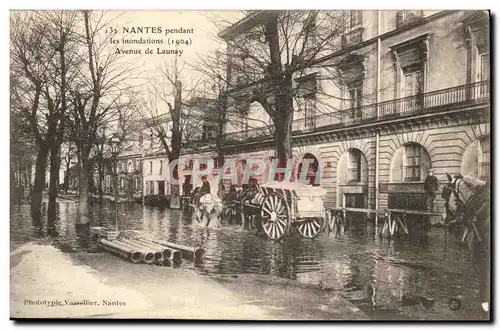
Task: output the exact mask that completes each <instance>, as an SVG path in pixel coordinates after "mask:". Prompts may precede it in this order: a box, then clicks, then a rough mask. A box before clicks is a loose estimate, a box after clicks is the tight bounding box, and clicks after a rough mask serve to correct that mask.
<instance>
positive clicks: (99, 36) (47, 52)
mask: <svg viewBox="0 0 500 330" xmlns="http://www.w3.org/2000/svg"><path fill="white" fill-rule="evenodd" d="M108 17H109V15H106V14H105V13H94V12H90V11H36V12H13V13H12V14H11V19H10V25H11V32H10V33H11V38H10V40H11V56H10V58H11V113H12V114H15V115H16V116H17V117H18V118H19V120H20V122H21V124H22V123H24V124H25V125H26V126H27V127H25V129H24V130H22V126H18V124H19V123H16V122H12V123H11V127H12V129H13V130H14V131H18V132H20V131H22V132H26V135H27V136H28V137H29V139H28V140H29V142H26V144H27V145H30V146H32V147H33V149H34V150H36V151H35V153H36V161H35V179H34V184H33V187H32V192H31V213H32V216H33V218H36V219H38V218H40V215H41V202H42V192H43V189H44V186H45V184H46V183H45V175H46V169H47V163H49V166H50V177H49V184H48V185H49V202H48V209H47V215H48V219H55V215H56V207H55V205H56V204H55V203H56V197H57V191H58V183H59V169H60V163H61V146H63V145H65V148H64V149H65V150H68V151H69V150H72V149H74V150H75V153H76V157H77V160H78V172H79V173H78V175H79V182H80V187H79V191H80V194H79V212H78V214H79V217H78V221H80V222H82V223H86V222H87V221H88V219H87V208H88V202H89V194H88V192H89V181H90V179H91V175H90V173H91V172H92V163H91V161H90V159H91V158H92V157H91V156H92V153H93V152H95V150H96V148H95V147H96V145H98V144H99V143H100V142H101V141H100V139H99V130H100V129H101V128H102V127H106V126H110V125H111V123H112V122H113V121H115V120H116V117H117V116H118V115H123V113H125V112H127V111H130V109H131V104H130V103H131V101H130V100H131V98H130V93H131V91H132V90H133V88H134V86H133V85H132V84H130V83H129V81H130V79H131V78H132V76H131V72H133V71H132V70H131V67H130V64H127V62H124V61H120V57H119V56H118V55H115V54H113V53H111V52H109V51H108V49H107V44H108V40H107V37H106V35H105V34H104V31H103V29H104V27H105V26H106V25H107V24H108V23H109V18H108ZM12 149H13V151H14V152H15V153H16V154H19V153H20V150H19V148H18V147H15V146H14V147H13V148H12Z"/></svg>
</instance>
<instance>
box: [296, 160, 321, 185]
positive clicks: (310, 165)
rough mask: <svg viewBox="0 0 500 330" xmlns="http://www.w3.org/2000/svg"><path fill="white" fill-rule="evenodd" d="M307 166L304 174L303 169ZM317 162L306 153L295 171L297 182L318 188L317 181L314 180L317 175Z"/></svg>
mask: <svg viewBox="0 0 500 330" xmlns="http://www.w3.org/2000/svg"><path fill="white" fill-rule="evenodd" d="M306 166H307V172H306V173H304V172H305V168H306ZM318 168H319V161H318V159H317V158H316V157H315V156H314V155H313V154H310V153H307V154H305V155H304V157H302V159H301V161H300V163H299V167H298V170H297V180H300V181H301V183H302V181H307V184H308V185H312V186H319V181H320V180H316V176H317V173H318Z"/></svg>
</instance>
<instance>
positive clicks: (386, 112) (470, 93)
mask: <svg viewBox="0 0 500 330" xmlns="http://www.w3.org/2000/svg"><path fill="white" fill-rule="evenodd" d="M489 98H490V83H489V81H483V82H478V83H473V84H469V85H461V86H456V87H452V88H447V89H442V90H437V91H432V92H428V93H423V94H420V95H414V96H410V97H405V98H400V99H396V100H391V101H386V102H380V103H374V104H369V105H364V106H360V107H356V108H351V109H347V110H340V111H336V112H332V113H327V114H322V115H319V116H315V117H308V118H301V119H297V120H294V121H293V123H292V132H298V131H300V132H310V131H316V130H318V129H331V128H337V127H348V126H355V125H360V124H366V123H375V122H377V121H379V120H384V119H393V118H394V119H395V118H401V117H406V116H411V115H416V114H425V113H431V112H432V111H434V110H436V109H438V108H440V107H443V106H447V107H449V106H460V105H468V104H475V103H482V102H489ZM377 109H378V112H379V114H378V115H377ZM273 134H274V125H269V126H265V127H259V128H254V129H249V130H245V131H241V132H234V133H228V134H225V135H224V138H225V140H226V141H228V142H230V140H236V141H244V140H252V139H257V138H263V137H272V136H273Z"/></svg>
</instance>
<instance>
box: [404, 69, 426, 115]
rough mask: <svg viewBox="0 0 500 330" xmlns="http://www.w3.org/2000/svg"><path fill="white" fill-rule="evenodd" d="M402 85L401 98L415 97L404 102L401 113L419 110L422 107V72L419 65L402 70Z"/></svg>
mask: <svg viewBox="0 0 500 330" xmlns="http://www.w3.org/2000/svg"><path fill="white" fill-rule="evenodd" d="M403 75H404V83H403V95H402V96H403V97H410V96H416V97H415V98H411V99H408V100H406V101H405V102H404V105H403V109H402V110H403V111H405V110H412V109H415V108H419V107H421V106H422V105H423V99H422V95H423V91H424V82H423V77H424V75H423V72H422V69H421V65H414V66H411V67H408V68H405V69H404V70H403Z"/></svg>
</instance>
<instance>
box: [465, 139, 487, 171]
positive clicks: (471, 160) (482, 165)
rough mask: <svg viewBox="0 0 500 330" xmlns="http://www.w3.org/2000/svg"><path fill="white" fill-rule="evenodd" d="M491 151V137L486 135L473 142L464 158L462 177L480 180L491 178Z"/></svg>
mask: <svg viewBox="0 0 500 330" xmlns="http://www.w3.org/2000/svg"><path fill="white" fill-rule="evenodd" d="M490 161H491V151H490V136H489V135H486V136H483V137H482V138H479V139H477V140H475V141H474V142H472V143H471V144H470V145H469V147H467V149H466V150H465V152H464V155H463V157H462V165H461V173H462V175H468V176H472V177H474V178H477V179H480V180H487V179H488V178H489V177H490V174H491V169H490Z"/></svg>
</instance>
